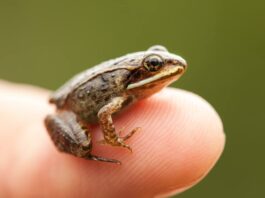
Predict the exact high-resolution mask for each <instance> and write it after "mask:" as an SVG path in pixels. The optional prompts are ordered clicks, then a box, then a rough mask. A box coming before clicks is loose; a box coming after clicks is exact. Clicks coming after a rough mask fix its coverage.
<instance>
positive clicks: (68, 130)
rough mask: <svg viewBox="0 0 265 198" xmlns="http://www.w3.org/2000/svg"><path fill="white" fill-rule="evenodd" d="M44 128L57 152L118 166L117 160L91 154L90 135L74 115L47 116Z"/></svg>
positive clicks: (67, 113)
mask: <svg viewBox="0 0 265 198" xmlns="http://www.w3.org/2000/svg"><path fill="white" fill-rule="evenodd" d="M45 126H46V128H47V130H48V132H49V135H50V137H51V139H52V140H53V142H54V144H55V146H56V147H57V148H58V150H60V151H62V152H66V153H70V154H73V155H75V156H77V157H82V158H85V159H89V160H96V161H103V162H112V163H116V164H120V162H119V161H118V160H115V159H108V158H104V157H100V156H95V155H92V154H91V150H92V141H91V134H90V133H89V132H88V131H87V128H86V127H85V126H82V124H81V123H80V122H78V121H77V119H76V116H75V114H74V113H72V112H61V113H58V114H57V115H48V116H47V117H46V118H45Z"/></svg>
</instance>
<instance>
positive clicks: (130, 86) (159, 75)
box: [127, 66, 183, 89]
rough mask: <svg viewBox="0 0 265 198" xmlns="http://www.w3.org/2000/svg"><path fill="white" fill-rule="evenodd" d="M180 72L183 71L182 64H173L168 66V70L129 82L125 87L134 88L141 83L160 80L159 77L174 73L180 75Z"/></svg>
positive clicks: (162, 77)
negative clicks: (170, 66)
mask: <svg viewBox="0 0 265 198" xmlns="http://www.w3.org/2000/svg"><path fill="white" fill-rule="evenodd" d="M182 73H183V67H182V66H175V67H173V68H170V69H169V70H166V71H163V72H161V73H158V74H156V75H155V76H152V77H149V78H146V79H144V80H141V81H139V82H136V83H132V84H129V85H128V87H127V89H134V88H137V87H141V86H143V85H146V84H149V83H152V82H155V81H157V80H160V79H164V78H166V77H169V76H174V75H176V76H180V75H181V74H182Z"/></svg>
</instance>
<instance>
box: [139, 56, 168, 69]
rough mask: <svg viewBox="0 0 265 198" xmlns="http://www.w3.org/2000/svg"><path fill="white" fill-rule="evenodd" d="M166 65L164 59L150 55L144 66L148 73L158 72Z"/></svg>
mask: <svg viewBox="0 0 265 198" xmlns="http://www.w3.org/2000/svg"><path fill="white" fill-rule="evenodd" d="M163 64H164V61H163V59H162V58H161V57H160V56H158V55H150V56H147V57H146V58H145V59H144V62H143V65H144V67H145V68H146V69H147V70H148V71H157V70H159V69H160V68H161V67H162V66H163Z"/></svg>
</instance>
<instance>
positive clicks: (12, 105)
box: [0, 81, 225, 198]
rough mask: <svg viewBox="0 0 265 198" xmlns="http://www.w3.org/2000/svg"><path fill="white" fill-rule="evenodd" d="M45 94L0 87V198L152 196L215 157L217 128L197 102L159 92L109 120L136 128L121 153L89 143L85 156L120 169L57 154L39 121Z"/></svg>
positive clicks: (180, 187) (186, 182)
mask: <svg viewBox="0 0 265 198" xmlns="http://www.w3.org/2000/svg"><path fill="white" fill-rule="evenodd" d="M49 94H50V92H49V91H47V90H44V89H41V88H36V87H32V86H26V85H16V84H11V83H6V82H1V81H0V123H1V124H0V156H1V157H0V175H1V180H0V197H31V196H41V197H109V198H111V197H139V198H140V197H145V198H146V197H155V196H160V195H162V194H163V195H164V196H168V195H169V194H170V193H171V194H172V193H174V194H176V193H180V192H182V191H184V190H186V189H188V188H190V187H191V186H192V185H194V184H196V183H197V182H198V181H200V180H201V179H202V178H203V177H204V176H205V175H206V174H207V173H208V172H209V171H210V169H211V168H212V167H213V166H214V164H215V163H216V161H217V160H218V158H219V157H220V155H221V153H222V151H223V148H224V142H225V136H224V133H223V128H222V123H221V120H220V118H219V117H218V115H217V113H216V112H215V111H214V110H213V108H212V107H211V106H210V105H209V104H208V103H207V102H206V101H204V100H203V99H202V98H200V97H198V96H196V95H194V94H192V93H189V92H186V91H182V90H178V89H172V88H166V89H164V90H163V91H162V92H160V93H159V94H156V95H154V96H153V97H151V98H148V99H146V100H143V101H140V102H139V103H137V104H136V105H135V106H133V107H132V108H131V109H128V110H127V111H126V112H124V113H123V114H122V115H121V116H119V117H118V118H117V119H115V120H114V121H115V122H114V123H115V125H116V128H117V129H121V128H123V127H124V126H125V129H128V130H130V129H132V128H135V127H138V126H140V127H141V128H142V129H141V131H140V132H138V133H137V134H135V135H134V136H133V137H132V138H131V139H130V140H128V141H127V143H128V144H129V145H130V146H131V147H132V149H133V153H130V152H128V151H126V150H125V149H122V148H114V147H110V146H102V145H99V144H96V140H98V139H100V136H101V133H100V132H99V131H100V130H99V128H98V127H94V128H93V135H94V138H95V139H96V140H95V141H94V145H93V146H94V149H93V153H94V154H96V155H100V156H104V157H109V158H113V159H118V160H120V161H121V162H122V165H116V164H111V163H103V162H96V161H88V160H84V159H80V158H76V157H74V156H71V155H68V154H63V153H60V152H58V151H57V150H56V148H55V146H54V145H53V143H52V141H51V140H50V138H49V136H48V133H47V132H46V129H45V128H44V124H43V119H44V117H45V116H46V115H47V114H48V113H51V112H53V111H54V109H53V107H51V106H50V105H49V104H48V103H47V98H48V96H49Z"/></svg>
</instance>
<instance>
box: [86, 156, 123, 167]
mask: <svg viewBox="0 0 265 198" xmlns="http://www.w3.org/2000/svg"><path fill="white" fill-rule="evenodd" d="M85 158H86V159H89V160H95V161H101V162H110V163H114V164H119V165H121V162H120V161H119V160H116V159H110V158H105V157H101V156H96V155H91V154H90V155H88V156H87V157H85Z"/></svg>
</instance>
